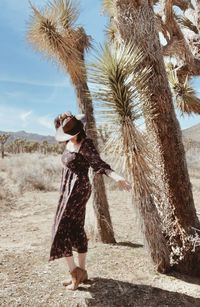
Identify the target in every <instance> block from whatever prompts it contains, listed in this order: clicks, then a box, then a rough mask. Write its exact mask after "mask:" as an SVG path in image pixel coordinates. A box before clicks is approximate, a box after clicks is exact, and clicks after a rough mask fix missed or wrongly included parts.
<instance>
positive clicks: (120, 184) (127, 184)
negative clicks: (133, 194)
mask: <svg viewBox="0 0 200 307" xmlns="http://www.w3.org/2000/svg"><path fill="white" fill-rule="evenodd" d="M117 184H118V187H119V188H120V189H122V190H125V191H128V192H129V191H131V184H130V182H128V181H127V180H125V179H121V180H118V181H117Z"/></svg>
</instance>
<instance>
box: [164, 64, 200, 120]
mask: <svg viewBox="0 0 200 307" xmlns="http://www.w3.org/2000/svg"><path fill="white" fill-rule="evenodd" d="M167 71H168V79H169V83H170V86H171V89H172V92H173V94H174V97H175V105H176V107H177V108H178V109H179V110H180V111H181V113H182V115H184V114H188V115H190V114H192V113H195V114H200V99H199V98H198V97H197V94H196V91H195V90H194V89H193V88H192V86H191V85H190V84H189V81H188V78H186V80H185V82H184V83H181V82H179V80H178V77H177V73H176V70H174V69H172V67H170V68H169V67H168V70H167Z"/></svg>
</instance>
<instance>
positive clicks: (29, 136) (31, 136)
mask: <svg viewBox="0 0 200 307" xmlns="http://www.w3.org/2000/svg"><path fill="white" fill-rule="evenodd" d="M2 133H9V134H10V137H9V139H8V142H7V143H10V142H13V141H14V140H15V139H17V138H20V139H25V140H28V141H30V142H39V143H42V142H43V141H47V142H48V143H50V144H54V143H56V140H55V138H54V137H53V136H51V135H47V136H46V135H40V134H37V133H28V132H26V131H17V132H5V131H0V134H2Z"/></svg>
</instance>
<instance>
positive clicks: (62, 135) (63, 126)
mask: <svg viewBox="0 0 200 307" xmlns="http://www.w3.org/2000/svg"><path fill="white" fill-rule="evenodd" d="M67 114H68V115H67V116H66V117H65V118H64V119H60V126H59V127H58V128H57V129H56V135H55V138H56V140H57V141H58V142H65V141H69V140H70V139H72V138H73V137H74V136H76V135H78V134H79V132H80V131H81V130H82V129H83V128H84V127H85V125H86V116H85V114H77V115H75V116H74V115H72V114H71V113H70V112H69V113H67Z"/></svg>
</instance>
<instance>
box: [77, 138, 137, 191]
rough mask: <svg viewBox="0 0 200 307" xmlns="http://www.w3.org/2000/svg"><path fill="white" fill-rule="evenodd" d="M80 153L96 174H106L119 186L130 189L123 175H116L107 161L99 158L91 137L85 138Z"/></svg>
mask: <svg viewBox="0 0 200 307" xmlns="http://www.w3.org/2000/svg"><path fill="white" fill-rule="evenodd" d="M81 153H82V154H83V156H84V157H85V159H86V160H87V161H88V163H89V165H90V166H91V167H92V168H93V169H94V171H95V172H96V173H97V174H102V175H103V174H104V175H107V176H108V177H110V178H112V179H113V180H115V181H116V182H117V184H118V186H119V188H122V189H124V190H127V191H130V190H131V184H130V183H129V182H128V181H127V180H125V179H124V177H122V176H120V175H118V174H117V173H116V172H115V171H114V170H113V169H112V168H111V166H110V165H109V164H108V163H106V162H105V161H103V160H102V159H101V157H100V154H99V153H98V151H97V149H96V147H95V146H94V143H93V141H92V139H90V138H87V139H86V140H85V142H84V144H83V146H82V149H81Z"/></svg>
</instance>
